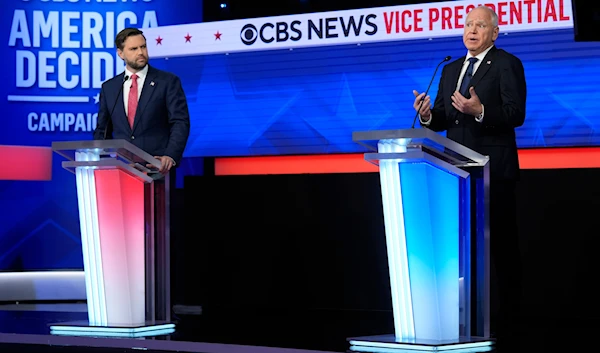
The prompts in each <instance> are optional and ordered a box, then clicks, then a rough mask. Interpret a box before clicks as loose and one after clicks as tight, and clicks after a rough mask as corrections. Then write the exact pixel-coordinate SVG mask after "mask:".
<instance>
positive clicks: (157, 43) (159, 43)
mask: <svg viewBox="0 0 600 353" xmlns="http://www.w3.org/2000/svg"><path fill="white" fill-rule="evenodd" d="M162 40H163V38H161V37H160V36H158V38H156V45H162Z"/></svg>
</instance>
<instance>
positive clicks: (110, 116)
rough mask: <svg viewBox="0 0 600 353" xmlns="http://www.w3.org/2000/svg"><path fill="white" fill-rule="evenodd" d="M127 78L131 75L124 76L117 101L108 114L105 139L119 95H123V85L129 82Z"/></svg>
mask: <svg viewBox="0 0 600 353" xmlns="http://www.w3.org/2000/svg"><path fill="white" fill-rule="evenodd" d="M127 80H129V76H128V75H125V76H123V82H122V83H121V88H119V93H117V98H115V103H114V104H113V106H112V109H111V110H110V115H109V116H108V119H107V121H106V125H105V126H104V139H105V140H106V133H107V132H108V126H109V125H110V123H111V121H112V115H113V113H114V112H115V107H116V106H117V102H118V101H119V97H120V96H121V93H123V86H124V85H125V82H127Z"/></svg>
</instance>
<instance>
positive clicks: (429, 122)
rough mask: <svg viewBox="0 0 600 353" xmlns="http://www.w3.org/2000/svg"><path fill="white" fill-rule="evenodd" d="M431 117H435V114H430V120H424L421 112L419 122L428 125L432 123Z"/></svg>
mask: <svg viewBox="0 0 600 353" xmlns="http://www.w3.org/2000/svg"><path fill="white" fill-rule="evenodd" d="M431 119H433V114H431V115H429V120H427V121H423V118H421V114H419V122H420V123H421V124H422V125H425V126H427V125H429V124H431Z"/></svg>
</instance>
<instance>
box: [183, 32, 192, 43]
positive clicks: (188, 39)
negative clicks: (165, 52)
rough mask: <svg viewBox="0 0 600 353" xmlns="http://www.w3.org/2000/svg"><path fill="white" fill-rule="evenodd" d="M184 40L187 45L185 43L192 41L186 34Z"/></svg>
mask: <svg viewBox="0 0 600 353" xmlns="http://www.w3.org/2000/svg"><path fill="white" fill-rule="evenodd" d="M184 38H185V42H186V43H187V42H190V43H191V42H192V41H191V39H192V36H190V34H189V33H188V34H187V36H185V37H184Z"/></svg>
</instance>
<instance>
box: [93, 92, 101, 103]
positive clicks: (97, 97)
mask: <svg viewBox="0 0 600 353" xmlns="http://www.w3.org/2000/svg"><path fill="white" fill-rule="evenodd" d="M93 98H94V104H98V102H100V93H96V95H95V96H94V97H93Z"/></svg>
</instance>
